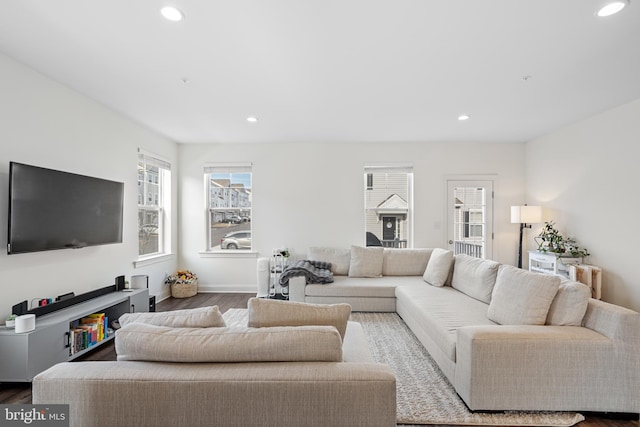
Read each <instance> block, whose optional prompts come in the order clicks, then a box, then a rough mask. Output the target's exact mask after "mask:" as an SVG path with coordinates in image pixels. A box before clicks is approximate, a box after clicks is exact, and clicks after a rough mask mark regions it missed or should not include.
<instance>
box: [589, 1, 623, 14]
mask: <svg viewBox="0 0 640 427" xmlns="http://www.w3.org/2000/svg"><path fill="white" fill-rule="evenodd" d="M628 3H629V2H628V1H626V0H616V1H612V2H610V3H607V4H606V5H604V6H603V7H602V8H601V9H600V10H598V13H597V14H596V15H598V16H601V17H604V16H611V15H614V14H616V13H618V12H620V11H621V10H622V9H624V7H625V6H626V5H627V4H628Z"/></svg>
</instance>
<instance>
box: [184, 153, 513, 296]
mask: <svg viewBox="0 0 640 427" xmlns="http://www.w3.org/2000/svg"><path fill="white" fill-rule="evenodd" d="M179 154H180V155H179V157H180V171H181V176H180V182H179V189H180V190H179V193H180V196H179V197H180V203H179V205H180V209H181V211H180V217H181V224H180V233H179V236H180V259H179V266H180V268H188V269H191V270H193V271H195V272H196V273H197V274H198V276H199V277H200V281H199V282H200V285H201V287H202V288H203V289H204V288H209V289H222V290H240V289H243V290H247V291H255V290H256V273H255V257H254V258H242V257H241V258H237V257H232V256H224V257H217V258H216V257H214V258H212V257H203V256H201V255H200V254H199V252H200V251H203V250H204V249H205V245H206V235H205V202H204V194H205V190H204V179H203V164H204V163H206V162H252V163H253V222H252V227H253V245H254V249H255V250H256V251H257V252H258V253H259V255H260V256H268V255H270V254H271V251H272V250H273V249H275V248H278V247H288V248H289V249H290V250H292V251H293V253H294V256H297V257H299V258H301V257H304V256H305V254H306V248H307V247H309V246H312V245H326V246H341V247H349V246H350V245H351V244H359V245H362V244H364V212H363V206H364V194H363V166H364V165H365V164H366V163H380V162H404V163H406V162H409V163H412V164H413V166H414V213H415V221H414V247H435V246H439V247H443V246H444V245H445V244H446V237H445V231H446V230H445V225H446V221H445V191H444V190H445V177H446V176H450V175H461V176H466V175H482V174H495V175H496V177H495V179H496V197H497V198H496V201H495V207H494V217H495V233H496V240H495V244H494V254H493V258H494V259H497V260H499V261H501V262H504V263H509V264H515V263H516V261H517V238H518V226H517V225H514V224H510V222H509V220H510V217H509V215H510V214H509V207H510V205H512V204H520V203H522V200H523V197H524V156H523V154H524V144H521V143H514V144H492V143H486V144H464V143H453V144H452V143H386V144H380V143H375V144H366V143H362V144H314V143H300V144H275V143H274V144H181V145H180V147H179Z"/></svg>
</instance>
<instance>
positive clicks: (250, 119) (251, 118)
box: [247, 116, 258, 123]
mask: <svg viewBox="0 0 640 427" xmlns="http://www.w3.org/2000/svg"><path fill="white" fill-rule="evenodd" d="M247 121H248V122H249V123H255V122H257V121H258V118H257V117H254V116H250V117H247Z"/></svg>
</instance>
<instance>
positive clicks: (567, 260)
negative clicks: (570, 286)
mask: <svg viewBox="0 0 640 427" xmlns="http://www.w3.org/2000/svg"><path fill="white" fill-rule="evenodd" d="M571 264H582V258H581V257H575V258H572V257H558V256H557V255H556V254H554V253H545V252H538V251H529V271H535V272H537V273H543V274H549V275H552V276H561V277H565V278H567V279H568V278H569V267H568V266H569V265H571Z"/></svg>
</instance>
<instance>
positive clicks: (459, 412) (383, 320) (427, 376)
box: [224, 309, 584, 426]
mask: <svg viewBox="0 0 640 427" xmlns="http://www.w3.org/2000/svg"><path fill="white" fill-rule="evenodd" d="M224 318H225V321H226V322H227V325H229V326H239V325H246V323H247V312H246V310H244V309H231V310H229V311H227V312H226V313H225V315H224ZM351 320H353V321H356V322H359V323H360V324H362V327H363V328H364V331H365V333H366V335H367V339H368V340H369V345H370V347H371V351H372V353H373V356H374V358H375V359H376V361H377V362H379V363H385V364H387V365H389V366H390V367H391V369H392V370H393V372H394V373H395V375H396V384H397V422H398V424H403V425H404V424H410V425H424V424H428V425H491V426H572V425H574V424H577V423H579V422H580V421H583V420H584V417H583V416H582V415H581V414H578V413H575V412H521V411H509V412H492V413H473V412H471V411H469V409H467V407H466V405H465V404H464V402H463V401H462V400H461V399H460V397H458V395H457V394H456V392H455V390H454V389H453V387H452V386H451V384H450V383H449V381H448V380H447V378H446V377H445V376H444V374H443V373H442V372H441V371H440V368H438V365H437V364H436V363H435V362H434V361H433V359H432V358H431V356H429V353H428V352H427V351H426V350H425V348H424V347H423V346H422V344H421V343H420V341H418V339H417V338H416V337H415V335H413V332H411V330H410V329H409V327H408V326H407V325H406V324H405V323H404V322H403V321H402V319H401V318H400V316H398V315H397V314H396V313H352V314H351Z"/></svg>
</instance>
